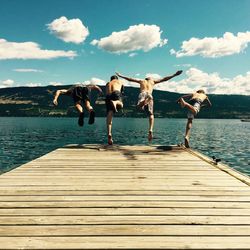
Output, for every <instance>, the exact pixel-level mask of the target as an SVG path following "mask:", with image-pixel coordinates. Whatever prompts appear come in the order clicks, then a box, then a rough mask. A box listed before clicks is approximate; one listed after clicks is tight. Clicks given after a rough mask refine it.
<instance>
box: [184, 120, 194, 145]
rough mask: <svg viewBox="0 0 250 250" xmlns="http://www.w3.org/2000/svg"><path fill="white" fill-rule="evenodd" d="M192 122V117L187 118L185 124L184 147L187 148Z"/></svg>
mask: <svg viewBox="0 0 250 250" xmlns="http://www.w3.org/2000/svg"><path fill="white" fill-rule="evenodd" d="M192 124H193V119H191V118H189V119H188V120H187V125H186V134H185V147H187V148H189V147H190V145H189V138H190V131H191V128H192Z"/></svg>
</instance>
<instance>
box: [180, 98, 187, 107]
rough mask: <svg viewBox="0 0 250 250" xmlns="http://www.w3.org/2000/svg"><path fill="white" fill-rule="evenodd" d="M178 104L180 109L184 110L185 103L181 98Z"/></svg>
mask: <svg viewBox="0 0 250 250" xmlns="http://www.w3.org/2000/svg"><path fill="white" fill-rule="evenodd" d="M179 103H180V105H181V107H182V108H184V107H185V106H186V102H185V101H184V99H183V98H180V100H179Z"/></svg>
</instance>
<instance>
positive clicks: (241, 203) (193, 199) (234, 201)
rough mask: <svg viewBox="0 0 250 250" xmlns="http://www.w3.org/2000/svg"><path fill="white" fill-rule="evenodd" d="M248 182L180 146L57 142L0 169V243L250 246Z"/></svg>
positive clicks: (35, 246)
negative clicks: (3, 170) (26, 160)
mask: <svg viewBox="0 0 250 250" xmlns="http://www.w3.org/2000/svg"><path fill="white" fill-rule="evenodd" d="M249 185H250V178H249V177H247V176H244V175H242V174H240V173H238V172H236V171H234V170H232V169H230V168H229V167H227V166H224V165H222V164H220V165H218V166H216V165H213V164H212V163H211V160H210V159H208V158H206V157H205V156H203V155H201V154H199V153H197V152H194V151H192V150H187V149H183V148H181V147H168V146H166V147H164V146H158V147H157V146H113V147H105V146H101V145H82V146H74V145H72V146H68V147H64V148H59V149H57V150H55V151H53V152H51V153H49V154H47V155H44V156H42V157H40V158H38V159H36V160H34V161H31V162H29V163H27V164H24V165H22V166H20V167H18V168H16V169H14V170H12V171H10V172H8V173H5V174H3V175H1V176H0V249H4V250H7V249H250V187H249Z"/></svg>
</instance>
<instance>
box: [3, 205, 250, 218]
mask: <svg viewBox="0 0 250 250" xmlns="http://www.w3.org/2000/svg"><path fill="white" fill-rule="evenodd" d="M25 215H28V216H30V215H43V216H52V215H58V216H59V215H62V216H68V215H71V216H75V215H82V216H83V215H97V216H100V215H148V216H151V215H152V216H155V215H162V216H164V215H183V216H184V215H186V216H187V215H194V216H196V215H204V216H213V215H222V216H231V215H232V216H245V215H247V216H250V209H247V208H238V209H231V208H194V207H190V208H188V207H184V208H150V207H149V208H145V207H144V208H139V209H138V208H121V207H109V208H96V207H91V208H88V207H87V208H85V207H81V208H78V207H77V208H39V209H37V208H0V216H25Z"/></svg>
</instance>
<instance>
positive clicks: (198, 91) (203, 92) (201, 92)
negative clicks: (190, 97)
mask: <svg viewBox="0 0 250 250" xmlns="http://www.w3.org/2000/svg"><path fill="white" fill-rule="evenodd" d="M196 93H199V94H204V95H205V91H204V90H203V89H199V90H197V91H196Z"/></svg>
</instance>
